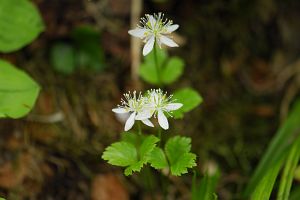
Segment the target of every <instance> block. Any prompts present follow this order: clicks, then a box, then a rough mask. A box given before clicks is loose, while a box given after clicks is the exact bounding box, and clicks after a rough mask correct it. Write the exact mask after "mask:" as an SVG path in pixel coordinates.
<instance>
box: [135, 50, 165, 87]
mask: <svg viewBox="0 0 300 200" xmlns="http://www.w3.org/2000/svg"><path fill="white" fill-rule="evenodd" d="M156 50H157V52H156V53H157V63H158V65H159V66H160V69H162V67H163V65H164V63H165V62H166V60H167V58H168V55H167V52H166V51H165V50H163V49H159V48H157V49H156ZM156 70H157V68H156V66H155V59H154V51H151V52H150V53H149V54H148V55H147V56H146V57H145V61H144V62H143V63H142V64H141V67H140V71H139V73H140V76H141V77H142V79H144V81H146V82H148V83H151V84H153V85H158V77H157V71H156ZM161 73H162V72H161Z"/></svg>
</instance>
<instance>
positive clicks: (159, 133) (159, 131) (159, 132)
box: [158, 127, 161, 147]
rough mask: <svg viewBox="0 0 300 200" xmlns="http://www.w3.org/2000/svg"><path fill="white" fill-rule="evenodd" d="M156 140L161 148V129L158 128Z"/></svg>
mask: <svg viewBox="0 0 300 200" xmlns="http://www.w3.org/2000/svg"><path fill="white" fill-rule="evenodd" d="M158 139H159V142H158V146H159V147H160V146H161V128H160V127H159V128H158Z"/></svg>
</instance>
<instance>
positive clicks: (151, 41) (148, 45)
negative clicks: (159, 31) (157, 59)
mask: <svg viewBox="0 0 300 200" xmlns="http://www.w3.org/2000/svg"><path fill="white" fill-rule="evenodd" d="M154 41H155V37H154V36H151V37H150V39H149V40H148V41H147V43H146V44H145V46H144V48H143V55H144V56H146V55H147V54H148V53H150V51H152V49H153V46H154Z"/></svg>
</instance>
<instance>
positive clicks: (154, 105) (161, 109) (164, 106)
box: [147, 89, 183, 130]
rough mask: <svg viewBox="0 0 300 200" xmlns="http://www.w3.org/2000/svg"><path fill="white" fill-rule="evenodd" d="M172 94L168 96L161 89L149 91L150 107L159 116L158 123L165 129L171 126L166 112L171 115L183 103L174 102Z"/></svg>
mask: <svg viewBox="0 0 300 200" xmlns="http://www.w3.org/2000/svg"><path fill="white" fill-rule="evenodd" d="M172 97H173V96H172V95H170V96H167V93H163V91H162V90H161V89H156V90H150V91H148V104H147V106H148V109H147V110H150V112H151V113H152V114H153V115H154V116H157V119H158V124H159V125H160V126H161V127H162V128H163V129H165V130H167V129H168V128H169V122H168V119H167V117H166V116H165V114H168V115H169V116H171V113H172V111H173V110H177V109H179V108H181V107H182V106H183V105H182V104H181V103H173V100H172Z"/></svg>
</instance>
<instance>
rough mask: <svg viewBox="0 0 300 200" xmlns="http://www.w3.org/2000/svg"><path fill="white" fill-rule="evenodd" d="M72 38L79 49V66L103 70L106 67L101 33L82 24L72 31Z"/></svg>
mask: <svg viewBox="0 0 300 200" xmlns="http://www.w3.org/2000/svg"><path fill="white" fill-rule="evenodd" d="M72 38H73V41H74V44H75V47H76V50H77V51H76V58H77V60H76V63H77V66H79V67H80V68H87V69H91V70H94V71H102V70H103V69H104V68H105V61H104V52H103V49H102V48H101V46H100V38H101V37H100V33H99V32H98V31H96V30H94V29H93V28H92V27H90V26H80V27H77V28H76V29H75V30H74V31H73V32H72Z"/></svg>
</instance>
